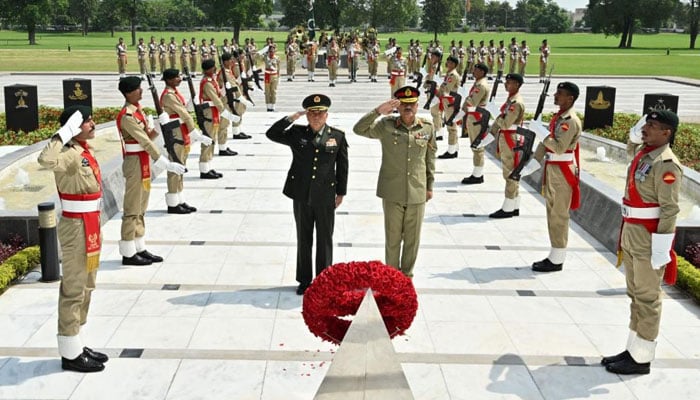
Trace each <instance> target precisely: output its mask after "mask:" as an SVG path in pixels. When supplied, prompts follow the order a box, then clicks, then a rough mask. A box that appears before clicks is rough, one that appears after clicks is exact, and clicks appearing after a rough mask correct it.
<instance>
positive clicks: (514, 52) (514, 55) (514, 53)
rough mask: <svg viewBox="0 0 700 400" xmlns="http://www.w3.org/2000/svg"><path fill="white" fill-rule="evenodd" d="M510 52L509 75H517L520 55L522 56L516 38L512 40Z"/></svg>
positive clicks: (509, 47)
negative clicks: (516, 68)
mask: <svg viewBox="0 0 700 400" xmlns="http://www.w3.org/2000/svg"><path fill="white" fill-rule="evenodd" d="M508 51H509V52H510V64H508V73H509V74H513V73H515V66H516V65H518V55H519V54H520V49H518V43H517V42H516V41H515V38H514V37H512V38H510V46H508Z"/></svg>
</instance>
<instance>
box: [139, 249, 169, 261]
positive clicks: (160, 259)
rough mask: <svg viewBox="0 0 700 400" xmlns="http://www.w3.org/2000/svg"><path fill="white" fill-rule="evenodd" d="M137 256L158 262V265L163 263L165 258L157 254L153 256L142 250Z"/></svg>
mask: <svg viewBox="0 0 700 400" xmlns="http://www.w3.org/2000/svg"><path fill="white" fill-rule="evenodd" d="M136 254H138V255H140V256H141V257H143V258H145V259H147V260H151V261H152V262H156V263H159V262H163V257H161V256H157V255H155V254H151V253H150V252H149V251H148V250H142V251H139V252H138V253H136Z"/></svg>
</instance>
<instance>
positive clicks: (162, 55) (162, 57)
mask: <svg viewBox="0 0 700 400" xmlns="http://www.w3.org/2000/svg"><path fill="white" fill-rule="evenodd" d="M167 55H168V46H167V45H165V44H159V45H158V64H159V65H160V73H161V74H163V71H165V63H166V59H167Z"/></svg>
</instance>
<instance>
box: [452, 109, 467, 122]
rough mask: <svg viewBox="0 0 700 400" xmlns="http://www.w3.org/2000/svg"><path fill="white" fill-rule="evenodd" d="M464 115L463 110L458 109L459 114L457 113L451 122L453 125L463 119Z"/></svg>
mask: <svg viewBox="0 0 700 400" xmlns="http://www.w3.org/2000/svg"><path fill="white" fill-rule="evenodd" d="M464 115H465V113H464V110H461V109H460V110H459V112H458V113H457V115H455V117H454V118H453V119H452V121H453V122H454V123H457V121H461V120H462V119H464Z"/></svg>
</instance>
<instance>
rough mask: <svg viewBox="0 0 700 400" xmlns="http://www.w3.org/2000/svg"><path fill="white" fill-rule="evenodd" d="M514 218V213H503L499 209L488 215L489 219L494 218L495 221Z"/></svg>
mask: <svg viewBox="0 0 700 400" xmlns="http://www.w3.org/2000/svg"><path fill="white" fill-rule="evenodd" d="M514 216H515V211H503V209H500V210H498V211H496V212H493V213H491V214H489V218H496V219H502V218H513V217H514Z"/></svg>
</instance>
